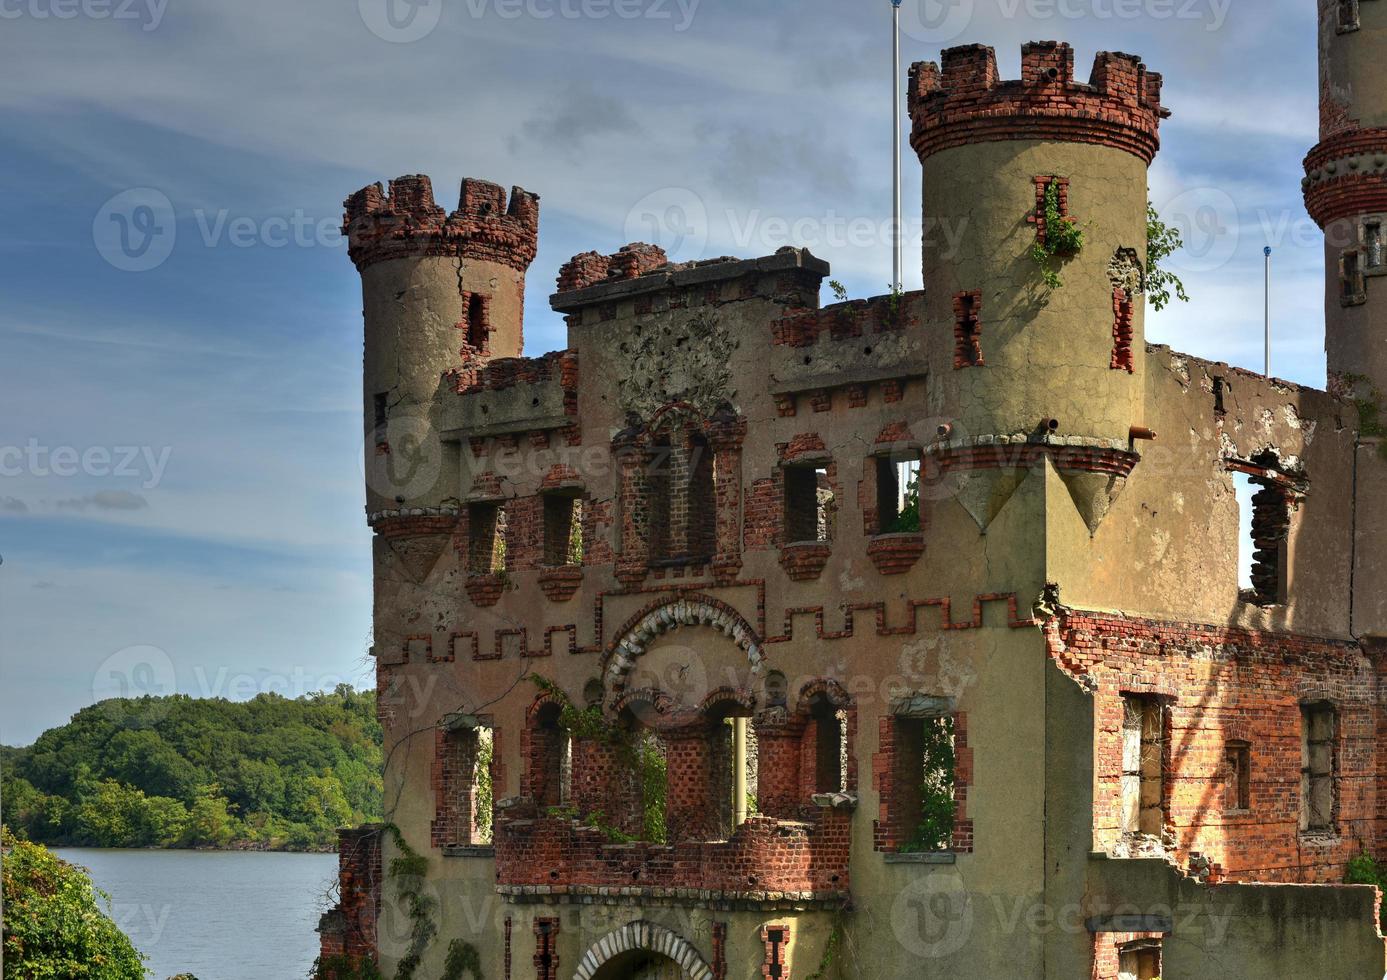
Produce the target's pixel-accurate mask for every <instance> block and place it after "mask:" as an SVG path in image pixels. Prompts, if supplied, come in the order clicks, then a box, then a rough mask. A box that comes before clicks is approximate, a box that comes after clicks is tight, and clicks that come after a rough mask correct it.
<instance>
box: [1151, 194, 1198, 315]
mask: <svg viewBox="0 0 1387 980" xmlns="http://www.w3.org/2000/svg"><path fill="white" fill-rule="evenodd" d="M1184 247H1185V241H1184V239H1183V238H1182V237H1181V236H1180V229H1179V228H1174V227H1171V226H1170V225H1167V224H1166V223H1165V222H1164V221H1162V220H1161V216H1160V214H1158V213H1157V212H1156V209H1155V208H1154V207H1153V206H1152V205H1151V204H1150V202H1148V203H1147V205H1146V296H1147V298H1148V299H1150V300H1151V306H1152V308H1153V309H1157V310H1163V309H1165V308H1166V307H1167V306H1168V305H1169V304H1170V291H1171V290H1172V289H1173V290H1174V291H1175V295H1176V297H1177V298H1178V299H1179V300H1180V302H1182V303H1188V302H1189V301H1190V298H1189V296H1188V295H1186V293H1185V284H1184V283H1183V282H1181V281H1180V277H1179V276H1177V275H1176V274H1175V273H1173V272H1170V271H1169V270H1167V269H1165V268H1164V267H1163V263H1164V262H1165V260H1166V259H1167V258H1169V257H1170V256H1171V255H1173V254H1174V253H1175V252H1177V251H1179V250H1180V249H1182V248H1184Z"/></svg>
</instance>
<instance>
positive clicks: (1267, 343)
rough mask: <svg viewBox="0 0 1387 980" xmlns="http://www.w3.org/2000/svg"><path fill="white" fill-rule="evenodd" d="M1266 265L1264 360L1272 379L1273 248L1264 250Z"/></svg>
mask: <svg viewBox="0 0 1387 980" xmlns="http://www.w3.org/2000/svg"><path fill="white" fill-rule="evenodd" d="M1262 255H1263V256H1265V258H1266V263H1265V266H1264V268H1263V271H1262V355H1263V356H1262V360H1263V367H1264V368H1265V370H1264V371H1263V372H1262V373H1263V374H1265V375H1266V376H1267V377H1269V378H1270V377H1271V246H1270V245H1268V246H1267V247H1266V248H1264V249H1262Z"/></svg>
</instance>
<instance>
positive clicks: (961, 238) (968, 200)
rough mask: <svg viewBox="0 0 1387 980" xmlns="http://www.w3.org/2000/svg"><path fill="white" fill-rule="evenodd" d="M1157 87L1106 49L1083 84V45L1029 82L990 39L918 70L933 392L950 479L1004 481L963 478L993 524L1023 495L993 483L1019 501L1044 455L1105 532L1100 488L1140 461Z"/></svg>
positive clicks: (1043, 64) (1043, 60)
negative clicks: (1004, 68) (1137, 436)
mask: <svg viewBox="0 0 1387 980" xmlns="http://www.w3.org/2000/svg"><path fill="white" fill-rule="evenodd" d="M1160 93H1161V76H1160V75H1157V74H1155V73H1152V72H1148V71H1147V70H1146V66H1145V65H1143V64H1142V63H1141V62H1140V60H1139V59H1138V58H1136V57H1134V56H1132V55H1127V54H1119V53H1110V52H1102V53H1100V54H1099V55H1098V56H1097V58H1096V59H1095V61H1094V65H1093V72H1092V75H1091V76H1090V78H1089V81H1088V83H1087V84H1084V83H1079V82H1075V80H1074V52H1073V50H1072V49H1071V48H1070V47H1069V45H1067V44H1061V43H1058V42H1053V41H1043V42H1035V43H1031V44H1027V45H1025V46H1024V47H1023V48H1022V49H1021V78H1020V80H1019V81H1002V80H1000V79H999V78H998V73H997V61H996V56H995V54H994V52H993V50H992V48H990V47H986V46H983V45H967V46H964V47H956V48H951V49H949V50H947V51H945V52H944V53H943V57H942V59H941V65H936V64H934V63H932V62H925V63H919V64H916V65H915V66H913V67H912V68H911V73H910V89H909V109H910V114H911V120H912V124H913V125H912V131H911V138H910V142H911V145H912V146H913V147H914V148H915V152H916V153H917V154H918V155H919V157H920V163H921V165H922V168H923V171H924V173H923V178H924V221H925V224H924V228H925V248H924V256H923V258H924V281H925V291H926V304H927V311H928V317H927V322H928V323H929V324H930V328H929V329H930V330H931V331H932V336H931V337H930V340H929V343H930V346H931V349H932V350H933V351H935V357H936V363H937V364H938V365H939V367H938V370H936V371H935V372H934V373H933V375H932V377H931V384H930V387H931V396H932V398H933V399H934V405H933V407H934V409H935V410H936V411H937V413H938V414H939V415H941V416H943V417H947V418H952V419H954V420H955V421H954V423H953V425H952V427H950V428H949V431H948V433H947V436H945V437H944V438H943V439H942V440H941V445H938V446H935V447H933V449H932V451H934V452H938V453H940V455H941V459H942V461H943V463H944V465H945V468H950V467H963V468H967V469H973V470H977V471H978V472H979V473H981V472H983V471H991V472H992V475H993V479H992V480H991V481H990V482H989V481H986V480H984V481H981V482H979V481H976V480H974V481H965V482H966V483H967V487H966V492H967V493H971V494H976V495H979V499H976V500H965V501H964V503H965V505H966V506H968V507H969V510H970V511H971V512H972V513H973V516H974V518H975V519H976V520H977V521H978V522H979V524H980V525H981V526H982V527H984V528H985V527H986V525H987V523H988V521H990V520H991V518H992V516H995V512H996V510H998V509H1000V506H1001V504H1002V503H1005V499H1006V497H1007V496H1008V495H1009V491H1007V490H1006V488H1005V487H1000V488H999V487H998V486H992V485H991V483H995V482H997V481H1001V483H1007V484H1008V485H1009V486H1010V487H1011V488H1012V489H1014V486H1015V484H1016V483H1018V482H1019V480H1020V479H1021V478H1022V476H1023V475H1024V469H1025V467H1027V466H1029V465H1030V464H1031V463H1033V462H1034V458H1035V456H1036V455H1038V454H1039V453H1041V452H1047V453H1049V454H1050V455H1051V456H1052V457H1054V458H1055V460H1056V465H1057V466H1059V467H1060V470H1061V473H1062V475H1066V480H1067V481H1069V482H1070V489H1071V491H1072V492H1074V494H1075V501H1076V503H1077V504H1078V505H1079V507H1080V509H1081V511H1083V512H1084V517H1085V519H1086V520H1087V521H1088V522H1089V525H1090V528H1096V525H1097V521H1098V520H1100V519H1101V517H1102V514H1103V513H1105V512H1106V509H1107V500H1108V498H1107V497H1105V496H1102V494H1100V493H1099V489H1100V488H1103V487H1108V486H1109V485H1110V484H1111V482H1112V477H1113V476H1114V475H1117V476H1119V477H1121V476H1125V475H1126V472H1127V471H1129V470H1130V468H1131V465H1132V464H1133V463H1134V462H1135V456H1134V455H1133V454H1131V453H1130V452H1128V450H1129V448H1130V443H1129V440H1130V437H1131V433H1132V430H1133V427H1140V426H1142V425H1143V424H1144V421H1145V420H1144V419H1143V418H1142V411H1143V396H1144V385H1143V376H1144V371H1145V331H1144V327H1143V320H1144V316H1143V306H1144V300H1143V296H1142V293H1143V288H1144V276H1145V273H1144V270H1145V267H1146V207H1147V185H1146V177H1147V168H1148V166H1149V165H1150V163H1151V160H1152V158H1153V157H1154V156H1155V154H1156V151H1157V149H1158V147H1159V145H1160V140H1159V135H1158V128H1159V124H1160V120H1161V119H1163V118H1164V117H1166V116H1167V115H1169V113H1168V112H1167V111H1166V110H1165V109H1163V108H1162V107H1161V103H1160ZM1003 447H1011V448H1003ZM1053 447H1064V449H1063V451H1062V452H1055V451H1052V450H1053ZM1028 452H1029V453H1030V455H1029V456H1028V455H1027V453H1028ZM1117 471H1121V472H1120V473H1119V472H1117ZM1089 475H1092V476H1093V479H1092V480H1091V481H1089V480H1088V476H1089ZM1071 476H1072V480H1071ZM1086 482H1093V483H1094V484H1095V486H1094V487H1082V488H1081V487H1080V484H1085V483H1086ZM1104 492H1106V490H1104ZM1081 497H1083V498H1084V499H1082V500H1081V499H1080V498H1081ZM1100 497H1101V499H1100Z"/></svg>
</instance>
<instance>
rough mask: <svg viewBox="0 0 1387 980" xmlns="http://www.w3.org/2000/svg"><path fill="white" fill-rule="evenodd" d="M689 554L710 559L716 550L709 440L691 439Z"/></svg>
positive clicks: (695, 436) (715, 520)
mask: <svg viewBox="0 0 1387 980" xmlns="http://www.w3.org/2000/svg"><path fill="white" fill-rule="evenodd" d="M687 507H688V514H689V518H688V520H689V523H688V530H687V535H688V554H689V555H690V556H691V557H694V558H711V557H712V555H713V552H714V551H716V550H717V548H716V545H715V542H716V540H717V513H718V512H717V489H716V487H715V485H714V482H713V450H712V448H711V447H710V446H709V445H708V440H707V439H706V438H704V437H703V436H702V435H701V434H698V433H695V434H694V435H692V436H690V437H689V486H688V505H687Z"/></svg>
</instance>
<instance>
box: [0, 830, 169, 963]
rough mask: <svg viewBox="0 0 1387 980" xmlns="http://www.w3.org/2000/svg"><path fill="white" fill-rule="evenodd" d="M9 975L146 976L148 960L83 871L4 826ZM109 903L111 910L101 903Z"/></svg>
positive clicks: (1, 863)
mask: <svg viewBox="0 0 1387 980" xmlns="http://www.w3.org/2000/svg"><path fill="white" fill-rule="evenodd" d="M0 850H2V851H3V859H2V860H0V871H2V873H0V879H2V880H0V887H3V890H4V894H5V923H4V951H5V974H4V975H5V980H21V978H22V980H83V978H92V980H144V977H145V968H144V963H143V960H144V957H142V956H141V955H140V953H139V951H138V950H136V949H135V946H134V944H133V943H131V942H130V938H129V937H128V936H126V935H125V934H124V933H123V932H121V931H120V929H119V928H118V927H117V926H116V924H115V922H113V921H112V920H111V917H110V915H109V914H108V912H107V911H106V908H109V906H110V902H111V900H110V897H109V896H107V895H106V894H105V893H104V892H102V891H100V890H98V889H97V888H96V887H95V886H94V885H93V884H92V882H91V879H90V878H88V877H87V875H86V874H85V873H84V872H83V871H82V870H81V869H80V868H76V867H73V866H72V865H70V864H68V863H67V862H65V861H61V860H59V859H58V858H56V857H54V856H53V854H51V853H50V852H49V851H48V850H46V849H45V848H43V847H40V846H39V845H37V844H30V843H28V842H25V841H19V840H16V839H15V838H14V837H13V836H12V835H11V834H10V831H9V829H8V828H5V827H0ZM103 906H105V907H106V908H103Z"/></svg>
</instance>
